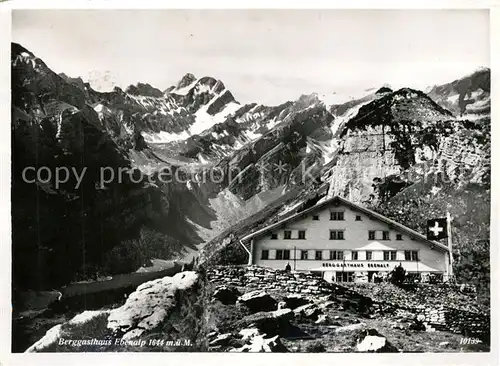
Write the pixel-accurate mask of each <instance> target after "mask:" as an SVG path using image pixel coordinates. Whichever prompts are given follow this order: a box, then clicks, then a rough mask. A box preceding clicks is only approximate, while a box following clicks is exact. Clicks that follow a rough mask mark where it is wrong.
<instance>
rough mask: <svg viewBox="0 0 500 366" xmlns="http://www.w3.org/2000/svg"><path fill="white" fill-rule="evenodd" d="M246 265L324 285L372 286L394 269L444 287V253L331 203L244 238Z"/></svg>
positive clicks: (447, 265) (358, 209)
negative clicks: (318, 278)
mask: <svg viewBox="0 0 500 366" xmlns="http://www.w3.org/2000/svg"><path fill="white" fill-rule="evenodd" d="M241 243H242V244H243V245H244V246H245V248H246V250H247V251H248V252H249V264H256V265H259V266H263V267H271V268H279V269H285V268H286V267H287V265H289V266H290V269H291V270H297V271H313V272H321V274H322V276H323V278H325V279H326V280H327V281H330V282H372V281H374V280H375V279H376V278H382V277H384V276H385V275H386V274H387V273H389V272H390V271H392V270H393V269H394V267H395V266H398V265H400V264H401V265H402V266H403V267H404V268H405V270H406V273H407V275H409V276H410V277H411V276H415V277H418V278H420V279H422V280H424V281H425V280H426V278H428V277H429V276H431V274H432V276H434V277H435V278H437V279H438V280H444V281H446V280H447V279H448V278H449V276H451V274H452V265H451V258H450V250H449V248H448V247H447V246H446V245H443V244H441V243H439V242H436V241H431V240H428V239H427V238H426V237H425V236H423V235H421V234H420V233H418V232H416V231H414V230H412V229H410V228H408V227H405V226H404V225H401V224H399V223H397V222H395V221H393V220H390V219H388V218H386V217H384V216H382V215H380V214H378V213H376V212H374V211H371V210H368V209H366V208H364V207H362V206H359V205H356V204H353V203H351V202H349V201H347V200H345V199H342V198H340V197H334V198H332V199H330V200H328V201H325V202H323V203H321V204H317V205H316V206H314V207H311V208H309V209H307V210H304V211H302V212H300V213H297V214H295V215H293V216H291V217H289V218H287V219H285V220H282V221H280V222H277V223H276V224H273V225H270V226H268V227H265V228H263V229H261V230H259V231H256V232H254V233H252V234H250V235H248V236H246V237H244V238H242V240H241Z"/></svg>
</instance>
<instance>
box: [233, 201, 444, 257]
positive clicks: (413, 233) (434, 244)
mask: <svg viewBox="0 0 500 366" xmlns="http://www.w3.org/2000/svg"><path fill="white" fill-rule="evenodd" d="M332 203H339V204H343V205H345V206H348V207H350V208H352V209H353V210H354V211H359V212H363V213H364V214H366V215H367V216H369V217H370V218H372V219H374V220H378V221H381V222H383V223H385V224H387V225H389V226H392V227H394V228H397V229H398V230H399V231H402V232H404V233H406V234H408V235H409V236H410V238H412V239H418V240H420V241H421V242H423V243H425V244H428V245H429V246H432V247H435V248H437V249H440V250H442V251H446V252H448V251H449V249H448V247H447V246H446V245H444V244H441V243H439V242H437V241H434V240H429V239H427V237H426V236H425V235H422V234H420V233H419V232H417V231H415V230H413V229H410V228H409V227H407V226H404V225H403V224H400V223H398V222H396V221H394V220H391V219H389V218H388V217H385V216H384V215H381V214H379V213H377V212H375V211H372V210H370V209H368V208H366V207H363V206H360V205H357V204H355V203H352V202H350V201H347V200H346V199H344V198H341V197H339V196H335V197H333V198H331V199H329V200H326V201H323V202H321V203H319V204H317V205H315V206H312V207H310V208H308V209H306V210H304V211H301V212H298V213H296V214H294V215H291V216H289V217H287V218H285V219H283V220H281V221H278V222H276V223H274V224H272V225H268V226H266V227H264V228H262V229H260V230H257V231H255V232H254V233H252V234H249V235H247V236H245V237H243V238H241V241H242V242H245V241H247V240H250V239H254V238H256V237H259V236H262V235H264V234H266V233H267V232H269V231H271V230H273V229H275V228H277V227H280V226H282V225H283V224H285V223H287V222H290V221H295V220H297V219H301V218H303V217H304V216H307V215H309V214H310V213H311V212H315V211H317V210H319V209H321V208H323V207H325V206H328V205H329V204H332Z"/></svg>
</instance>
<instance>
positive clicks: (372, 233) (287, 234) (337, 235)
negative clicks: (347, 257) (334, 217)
mask: <svg viewBox="0 0 500 366" xmlns="http://www.w3.org/2000/svg"><path fill="white" fill-rule="evenodd" d="M344 231H345V230H330V240H344V239H345V237H344ZM376 234H377V230H369V231H368V240H391V235H390V232H389V231H382V237H379V238H378V239H377V235H376ZM271 239H272V240H277V239H278V234H277V233H272V234H271ZM283 239H287V240H289V239H293V238H292V230H284V231H283ZM297 239H300V240H305V239H306V231H305V230H299V231H298V236H297ZM396 240H403V235H401V234H396Z"/></svg>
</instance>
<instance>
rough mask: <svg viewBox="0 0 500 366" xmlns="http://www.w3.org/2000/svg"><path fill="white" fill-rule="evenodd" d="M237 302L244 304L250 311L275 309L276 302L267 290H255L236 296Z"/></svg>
mask: <svg viewBox="0 0 500 366" xmlns="http://www.w3.org/2000/svg"><path fill="white" fill-rule="evenodd" d="M238 303H240V304H243V305H245V306H246V307H247V308H248V309H249V310H250V311H251V312H253V313H255V312H258V311H271V310H275V309H276V305H277V302H276V300H275V299H273V298H272V297H271V295H269V294H268V293H267V292H265V291H260V290H255V291H250V292H247V293H245V294H243V295H241V296H240V297H239V298H238Z"/></svg>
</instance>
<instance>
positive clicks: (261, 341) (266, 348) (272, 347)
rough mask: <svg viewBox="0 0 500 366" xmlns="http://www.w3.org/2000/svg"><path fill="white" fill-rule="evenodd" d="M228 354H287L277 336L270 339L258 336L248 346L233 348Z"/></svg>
mask: <svg viewBox="0 0 500 366" xmlns="http://www.w3.org/2000/svg"><path fill="white" fill-rule="evenodd" d="M230 352H288V349H287V348H286V347H285V346H284V345H283V343H281V340H280V338H279V337H278V336H277V335H276V336H274V337H271V338H265V337H264V336H262V335H258V336H255V337H253V338H251V340H250V343H249V344H245V345H244V346H242V347H240V348H233V349H232V350H230Z"/></svg>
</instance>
